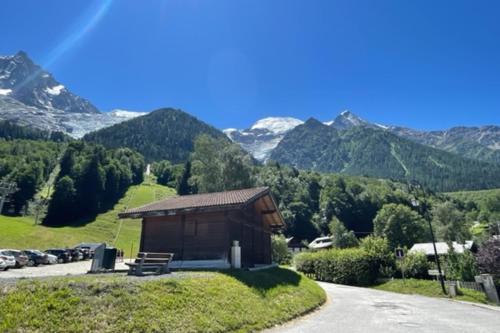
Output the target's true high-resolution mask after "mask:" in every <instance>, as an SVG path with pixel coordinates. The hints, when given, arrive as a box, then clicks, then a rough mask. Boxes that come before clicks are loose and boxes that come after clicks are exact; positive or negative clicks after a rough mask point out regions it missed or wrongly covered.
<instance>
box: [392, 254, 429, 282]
mask: <svg viewBox="0 0 500 333" xmlns="http://www.w3.org/2000/svg"><path fill="white" fill-rule="evenodd" d="M397 268H398V272H399V273H401V274H403V273H404V276H405V277H407V278H417V279H422V278H427V277H428V276H429V274H428V272H427V271H428V270H429V268H430V264H429V261H428V260H427V256H426V255H425V253H422V252H417V253H408V254H407V255H406V256H405V257H404V258H403V259H402V260H398V262H397Z"/></svg>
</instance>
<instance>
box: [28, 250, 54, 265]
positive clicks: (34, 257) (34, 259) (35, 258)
mask: <svg viewBox="0 0 500 333" xmlns="http://www.w3.org/2000/svg"><path fill="white" fill-rule="evenodd" d="M23 252H24V254H25V255H26V256H27V257H28V266H38V265H46V264H48V263H49V260H48V255H47V254H46V253H43V252H41V251H38V250H32V249H30V250H24V251H23ZM56 261H57V260H56Z"/></svg>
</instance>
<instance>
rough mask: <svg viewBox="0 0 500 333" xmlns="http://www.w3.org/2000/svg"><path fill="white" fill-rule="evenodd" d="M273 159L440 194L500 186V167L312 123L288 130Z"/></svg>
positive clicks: (366, 131)
mask: <svg viewBox="0 0 500 333" xmlns="http://www.w3.org/2000/svg"><path fill="white" fill-rule="evenodd" d="M270 159H271V160H274V161H277V162H279V163H283V164H286V165H291V166H293V167H296V168H298V169H308V170H316V171H320V172H340V173H346V174H350V175H356V176H369V177H375V178H385V179H394V180H397V181H403V182H416V183H419V184H421V185H423V186H425V187H427V188H431V189H434V190H436V191H450V190H461V189H481V188H493V187H499V186H500V165H495V164H492V163H488V162H483V161H478V160H473V159H469V158H465V157H461V156H459V155H456V154H453V153H449V152H444V151H442V150H438V149H436V148H432V147H429V146H425V145H422V144H419V143H416V142H413V141H411V140H408V139H405V138H402V137H399V136H397V135H395V134H393V133H391V132H389V131H384V130H381V129H375V128H366V127H359V126H353V127H351V128H349V129H345V130H338V129H336V128H334V127H332V126H328V125H325V124H324V123H322V122H320V121H318V120H316V119H314V118H311V119H309V120H307V121H306V122H305V123H304V124H302V125H299V126H297V127H295V128H294V129H293V130H291V131H289V132H288V133H287V134H286V135H285V137H284V138H283V140H282V141H281V142H280V143H279V144H278V146H277V147H276V148H275V149H274V150H273V151H272V153H271V156H270Z"/></svg>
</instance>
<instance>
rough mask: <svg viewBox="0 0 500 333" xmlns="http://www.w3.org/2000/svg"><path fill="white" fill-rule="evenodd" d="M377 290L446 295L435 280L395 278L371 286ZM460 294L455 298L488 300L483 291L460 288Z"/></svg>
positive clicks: (483, 301)
mask: <svg viewBox="0 0 500 333" xmlns="http://www.w3.org/2000/svg"><path fill="white" fill-rule="evenodd" d="M373 288H374V289H378V290H385V291H392V292H395V293H400V294H416V295H423V296H430V297H447V296H445V295H443V292H442V290H441V285H440V284H439V282H437V281H431V280H419V279H406V280H405V281H403V280H400V279H396V280H391V281H388V282H384V283H382V284H379V285H377V286H374V287H373ZM460 293H461V295H459V296H457V297H456V298H455V299H457V300H460V301H468V302H475V303H484V304H487V303H488V300H487V298H486V296H485V295H484V293H481V292H478V291H475V290H471V289H465V288H463V289H460Z"/></svg>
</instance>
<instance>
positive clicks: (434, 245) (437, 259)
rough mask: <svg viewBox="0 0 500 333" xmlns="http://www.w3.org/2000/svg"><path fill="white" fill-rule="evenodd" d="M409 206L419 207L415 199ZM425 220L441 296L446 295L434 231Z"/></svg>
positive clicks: (429, 221)
mask: <svg viewBox="0 0 500 333" xmlns="http://www.w3.org/2000/svg"><path fill="white" fill-rule="evenodd" d="M411 204H412V206H413V207H419V206H420V203H419V202H418V200H417V199H416V198H415V199H413V200H412V201H411ZM426 220H427V222H428V223H429V230H430V232H431V238H432V247H433V248H434V259H435V261H436V266H437V268H438V274H439V282H441V289H443V294H445V295H446V294H447V293H446V287H445V286H444V277H443V272H442V271H441V264H440V263H439V256H438V253H437V249H436V239H435V238H434V231H433V230H432V223H431V220H430V219H426Z"/></svg>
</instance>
